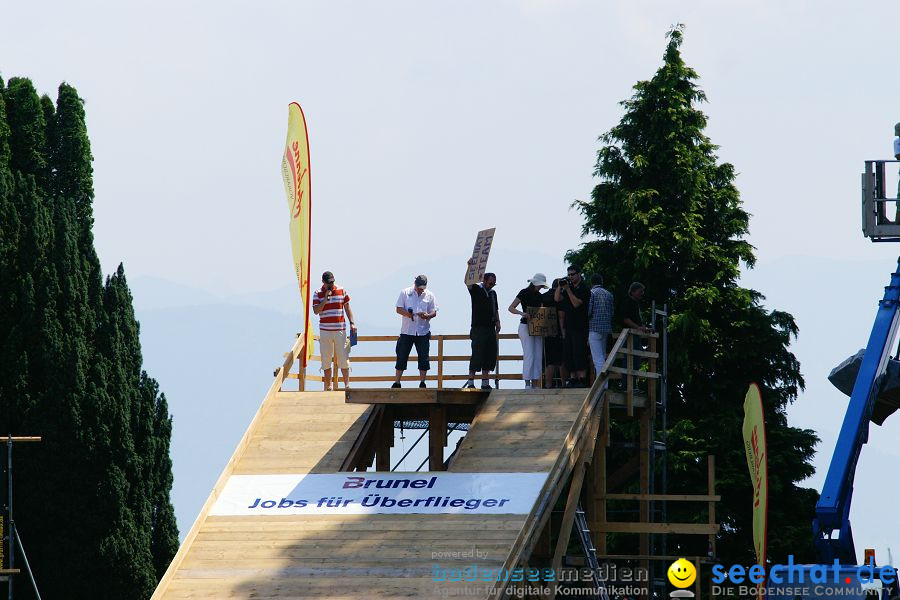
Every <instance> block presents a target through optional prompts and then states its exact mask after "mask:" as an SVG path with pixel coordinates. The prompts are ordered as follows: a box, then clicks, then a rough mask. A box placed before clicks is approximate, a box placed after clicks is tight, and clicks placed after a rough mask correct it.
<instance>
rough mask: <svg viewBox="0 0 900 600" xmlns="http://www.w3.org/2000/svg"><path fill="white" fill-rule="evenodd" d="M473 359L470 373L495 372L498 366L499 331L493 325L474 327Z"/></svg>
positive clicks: (470, 336)
mask: <svg viewBox="0 0 900 600" xmlns="http://www.w3.org/2000/svg"><path fill="white" fill-rule="evenodd" d="M469 339H471V340H472V359H471V360H470V361H469V371H493V370H494V367H496V366H497V330H496V329H494V326H493V325H487V326H478V327H472V329H470V330H469Z"/></svg>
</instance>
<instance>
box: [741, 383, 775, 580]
mask: <svg viewBox="0 0 900 600" xmlns="http://www.w3.org/2000/svg"><path fill="white" fill-rule="evenodd" d="M743 433H744V452H745V453H746V454H747V467H748V468H749V469H750V483H751V484H752V485H753V546H754V548H756V558H757V560H758V561H759V564H760V565H762V567H763V568H764V569H765V568H766V541H767V540H766V538H767V536H768V512H769V472H768V456H767V450H766V425H765V420H764V419H763V405H762V395H761V394H760V393H759V386H758V385H756V384H755V383H751V384H750V389H748V390H747V396H746V397H745V398H744V427H743Z"/></svg>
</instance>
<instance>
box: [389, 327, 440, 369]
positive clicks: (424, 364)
mask: <svg viewBox="0 0 900 600" xmlns="http://www.w3.org/2000/svg"><path fill="white" fill-rule="evenodd" d="M430 342H431V334H430V333H426V334H425V335H407V334H405V333H401V334H400V338H399V339H397V348H396V351H397V364H395V365H394V368H395V369H397V370H398V371H405V370H406V363H407V362H408V361H409V353H410V351H411V350H412V347H413V346H415V347H416V354H417V355H418V357H419V370H420V371H427V370H428V369H429V368H431V364H430V363H429V362H428V352H429V350H430Z"/></svg>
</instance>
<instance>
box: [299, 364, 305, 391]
mask: <svg viewBox="0 0 900 600" xmlns="http://www.w3.org/2000/svg"><path fill="white" fill-rule="evenodd" d="M300 391H301V392H305V391H306V367H304V366H303V357H302V356H301V357H300Z"/></svg>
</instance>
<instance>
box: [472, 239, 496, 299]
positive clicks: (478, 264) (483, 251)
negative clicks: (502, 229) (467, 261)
mask: <svg viewBox="0 0 900 600" xmlns="http://www.w3.org/2000/svg"><path fill="white" fill-rule="evenodd" d="M495 229H496V228H495V227H491V228H490V229H484V230H482V231H479V232H478V236H476V238H475V247H474V248H472V258H474V259H475V262H474V264H471V265H467V267H468V268H467V269H466V285H475V284H476V283H478V282H479V281H481V280H482V279H483V278H484V272H485V271H487V261H488V256H489V255H490V253H491V244H492V243H493V242H494V231H495Z"/></svg>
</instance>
